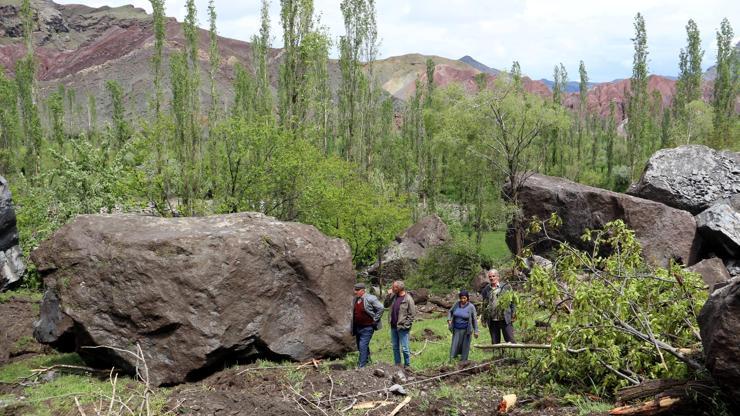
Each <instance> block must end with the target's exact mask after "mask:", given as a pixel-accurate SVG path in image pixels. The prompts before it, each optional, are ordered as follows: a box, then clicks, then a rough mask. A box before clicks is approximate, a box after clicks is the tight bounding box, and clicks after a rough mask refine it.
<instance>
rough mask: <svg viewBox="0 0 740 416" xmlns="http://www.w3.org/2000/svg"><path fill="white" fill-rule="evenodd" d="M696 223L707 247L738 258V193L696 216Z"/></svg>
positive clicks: (739, 237)
mask: <svg viewBox="0 0 740 416" xmlns="http://www.w3.org/2000/svg"><path fill="white" fill-rule="evenodd" d="M696 225H697V227H699V232H700V233H701V235H702V236H703V237H704V240H705V241H706V242H707V246H708V249H711V250H716V251H718V252H719V253H721V254H722V255H723V256H725V257H729V258H740V195H737V196H735V197H733V198H731V199H729V200H722V201H720V202H717V203H716V204H714V205H712V206H711V207H709V208H708V209H706V210H704V211H703V212H702V213H700V214H699V215H697V216H696Z"/></svg>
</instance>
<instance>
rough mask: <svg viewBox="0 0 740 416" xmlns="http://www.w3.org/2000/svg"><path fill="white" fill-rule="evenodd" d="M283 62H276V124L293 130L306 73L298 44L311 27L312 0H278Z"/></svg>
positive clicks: (302, 107) (299, 112) (300, 110)
mask: <svg viewBox="0 0 740 416" xmlns="http://www.w3.org/2000/svg"><path fill="white" fill-rule="evenodd" d="M280 23H281V25H282V27H283V62H282V64H281V65H280V83H279V108H280V123H281V124H282V125H283V126H284V127H286V128H288V129H290V130H291V131H295V130H296V128H297V127H298V126H299V125H300V122H301V121H302V120H303V118H304V116H305V110H306V106H305V101H304V100H305V98H306V97H305V96H304V94H302V93H301V88H302V87H303V86H304V84H303V82H304V81H305V77H306V73H307V65H306V62H305V60H304V58H305V57H304V56H302V54H301V52H302V46H303V42H304V40H305V39H306V37H307V36H308V35H309V34H310V33H311V31H312V30H313V0H281V1H280Z"/></svg>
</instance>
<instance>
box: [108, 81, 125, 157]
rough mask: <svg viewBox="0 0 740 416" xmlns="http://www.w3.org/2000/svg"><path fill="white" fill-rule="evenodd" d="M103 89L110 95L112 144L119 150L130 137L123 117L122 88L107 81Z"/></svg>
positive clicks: (113, 82) (114, 82)
mask: <svg viewBox="0 0 740 416" xmlns="http://www.w3.org/2000/svg"><path fill="white" fill-rule="evenodd" d="M105 88H106V89H107V90H108V93H109V94H110V99H111V104H112V106H113V115H112V119H113V143H114V147H115V148H119V149H120V148H121V146H123V144H124V143H125V142H126V141H127V140H128V138H129V136H130V131H129V126H128V123H127V122H126V117H125V116H124V108H125V107H124V104H123V88H122V87H121V84H119V83H118V81H115V80H109V81H107V82H106V83H105Z"/></svg>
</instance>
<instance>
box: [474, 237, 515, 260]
mask: <svg viewBox="0 0 740 416" xmlns="http://www.w3.org/2000/svg"><path fill="white" fill-rule="evenodd" d="M480 249H481V253H483V254H485V255H487V256H490V257H491V259H493V261H494V262H495V263H496V264H499V263H502V262H504V261H506V260H507V259H508V258H509V257H511V251H509V247H508V246H507V245H506V232H505V231H487V232H485V233H483V238H481V247H480Z"/></svg>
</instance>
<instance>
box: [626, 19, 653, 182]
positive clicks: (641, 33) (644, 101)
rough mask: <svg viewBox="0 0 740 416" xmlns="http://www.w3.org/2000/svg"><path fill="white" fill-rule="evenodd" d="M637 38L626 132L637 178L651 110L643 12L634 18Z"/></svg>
mask: <svg viewBox="0 0 740 416" xmlns="http://www.w3.org/2000/svg"><path fill="white" fill-rule="evenodd" d="M634 28H635V37H634V38H632V43H633V45H634V49H635V53H634V58H633V63H632V77H631V78H630V92H629V95H628V96H627V118H628V122H627V132H628V138H627V140H628V144H627V147H628V153H629V154H628V157H629V166H630V174H631V175H635V172H636V169H637V166H638V162H639V160H640V159H641V158H642V157H643V150H644V149H646V148H647V147H648V146H647V145H646V142H647V141H648V138H647V137H646V136H647V123H648V111H649V108H648V107H649V102H648V101H649V97H648V89H647V88H648V66H647V57H648V48H647V34H646V31H645V19H644V18H643V17H642V15H641V14H640V13H637V15H636V16H635V22H634Z"/></svg>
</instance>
